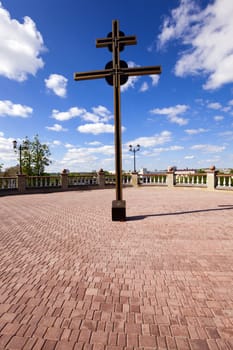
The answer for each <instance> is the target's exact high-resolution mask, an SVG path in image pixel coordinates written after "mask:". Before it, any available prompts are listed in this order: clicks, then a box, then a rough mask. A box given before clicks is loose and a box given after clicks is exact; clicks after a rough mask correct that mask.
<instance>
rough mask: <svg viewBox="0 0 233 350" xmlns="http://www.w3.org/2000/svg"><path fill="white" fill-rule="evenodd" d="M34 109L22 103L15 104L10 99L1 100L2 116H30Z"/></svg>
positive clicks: (0, 114) (0, 113) (0, 109)
mask: <svg viewBox="0 0 233 350" xmlns="http://www.w3.org/2000/svg"><path fill="white" fill-rule="evenodd" d="M32 112H33V109H32V108H31V107H28V106H24V105H21V104H14V103H13V102H11V101H9V100H5V101H0V117H6V116H9V117H21V118H28V117H29V116H30V115H31V114H32Z"/></svg>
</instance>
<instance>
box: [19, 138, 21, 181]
mask: <svg viewBox="0 0 233 350" xmlns="http://www.w3.org/2000/svg"><path fill="white" fill-rule="evenodd" d="M19 175H22V146H21V145H19Z"/></svg>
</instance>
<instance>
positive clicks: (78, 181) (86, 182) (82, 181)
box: [68, 175, 98, 187]
mask: <svg viewBox="0 0 233 350" xmlns="http://www.w3.org/2000/svg"><path fill="white" fill-rule="evenodd" d="M97 184H98V180H97V175H69V176H68V187H76V186H91V185H97Z"/></svg>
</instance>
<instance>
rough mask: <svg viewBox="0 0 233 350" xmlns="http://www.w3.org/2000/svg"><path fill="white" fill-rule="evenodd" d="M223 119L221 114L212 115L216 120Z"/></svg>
mask: <svg viewBox="0 0 233 350" xmlns="http://www.w3.org/2000/svg"><path fill="white" fill-rule="evenodd" d="M223 119H224V117H223V116H222V115H215V116H214V120H215V121H216V122H220V121H221V120H223Z"/></svg>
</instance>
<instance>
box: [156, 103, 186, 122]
mask: <svg viewBox="0 0 233 350" xmlns="http://www.w3.org/2000/svg"><path fill="white" fill-rule="evenodd" d="M188 109H189V106H187V105H176V106H173V107H166V108H155V109H152V110H151V111H150V112H151V113H152V114H159V115H166V116H167V117H168V120H169V121H170V122H171V123H176V124H178V125H180V126H182V125H186V124H187V123H188V119H185V118H181V117H178V115H179V114H183V113H184V112H186V111H187V110H188Z"/></svg>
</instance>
